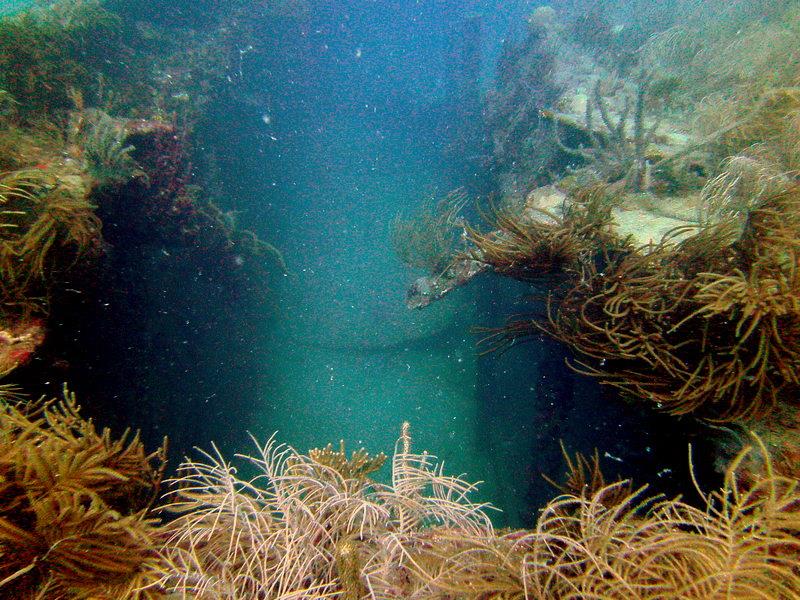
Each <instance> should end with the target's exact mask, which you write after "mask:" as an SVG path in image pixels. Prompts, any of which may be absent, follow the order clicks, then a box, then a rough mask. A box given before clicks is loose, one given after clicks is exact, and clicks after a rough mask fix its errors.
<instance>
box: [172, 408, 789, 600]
mask: <svg viewBox="0 0 800 600" xmlns="http://www.w3.org/2000/svg"><path fill="white" fill-rule="evenodd" d="M754 447H755V451H756V452H755V453H760V454H762V455H763V457H762V460H763V464H764V465H765V468H764V469H763V471H762V475H761V476H752V475H751V476H749V477H747V478H745V477H742V476H741V473H740V468H741V465H742V463H743V462H744V461H745V460H746V459H747V458H748V457H749V456H750V455H751V454H753V453H754V451H753V448H752V447H748V448H746V449H745V450H743V451H742V452H741V453H740V454H739V455H738V456H737V457H736V459H735V460H734V461H733V462H732V463H731V465H730V467H729V469H728V472H727V475H726V477H725V481H724V484H723V486H722V488H721V489H720V490H718V491H716V492H712V493H708V494H706V493H702V492H701V505H700V507H695V506H693V505H691V504H689V503H686V502H684V501H682V500H680V499H672V500H665V499H663V498H660V497H647V496H646V495H645V490H646V487H642V488H639V489H634V488H633V487H632V485H631V483H630V482H628V481H617V482H614V483H611V484H607V483H606V482H605V480H604V478H603V476H602V473H601V472H600V469H599V464H598V461H597V460H596V459H595V460H594V461H592V462H590V461H588V460H586V459H584V458H582V457H580V456H579V457H577V458H576V459H575V460H574V461H569V462H568V467H569V473H568V481H567V483H566V484H564V486H563V487H562V488H561V489H562V490H563V491H564V492H565V493H564V494H563V495H561V496H559V497H558V498H556V499H554V500H553V501H551V502H550V503H549V504H548V505H547V506H546V507H545V508H544V509H543V511H542V514H541V517H540V518H539V520H538V524H537V526H536V528H535V529H534V530H531V531H527V530H519V531H503V532H500V531H495V530H494V529H493V527H492V525H491V521H490V520H489V517H488V516H487V513H486V509H487V506H486V505H482V504H476V503H474V502H473V501H472V500H471V499H470V495H471V494H472V492H473V491H474V489H475V486H474V485H473V484H470V483H468V482H466V481H465V480H463V479H461V478H454V477H449V476H447V475H445V474H444V472H443V469H442V467H441V466H440V465H437V464H436V463H435V462H434V459H433V457H432V456H430V455H429V454H427V453H422V454H416V453H413V452H412V451H411V437H410V434H409V428H408V425H407V424H405V425H404V426H403V430H402V433H401V436H400V439H399V440H398V442H397V445H396V447H395V452H394V455H393V457H392V480H391V484H390V485H380V484H377V483H375V482H374V481H371V480H370V479H369V478H368V475H369V474H370V473H371V472H372V469H373V468H374V467H376V466H377V465H378V463H379V462H381V460H382V459H381V458H380V457H377V458H372V457H368V455H366V454H365V453H363V451H360V452H358V453H354V454H353V455H352V456H351V458H349V459H348V458H347V456H346V455H345V454H344V451H343V449H340V450H339V451H338V452H337V451H334V450H333V449H332V447H328V448H326V449H324V450H322V451H314V452H313V453H309V454H308V455H301V454H299V453H297V452H296V451H295V450H293V449H291V448H289V447H286V446H282V445H278V444H276V443H275V441H274V439H270V440H269V441H268V442H267V443H266V444H264V445H259V446H258V455H257V456H256V457H251V458H250V459H249V460H250V461H251V462H252V463H253V464H254V465H255V466H257V467H258V470H259V474H258V475H256V477H254V478H253V479H250V480H243V479H240V478H239V477H238V476H237V472H236V469H235V467H233V466H232V465H231V464H230V463H228V462H227V461H226V460H225V459H224V458H223V457H221V456H220V455H219V453H218V452H216V451H215V452H214V454H208V455H206V456H205V458H206V461H207V462H206V463H204V464H203V463H186V464H184V466H183V467H182V468H183V473H184V474H183V476H182V477H181V478H180V479H179V480H178V483H179V484H180V485H181V486H182V487H180V488H179V489H178V490H177V491H175V492H173V493H172V494H173V500H174V503H173V504H172V506H171V510H175V511H177V512H178V513H180V516H179V517H178V519H177V520H175V521H174V522H173V523H172V524H171V525H169V526H168V535H167V537H166V538H165V544H164V546H163V548H162V550H161V554H162V559H163V562H162V567H161V568H162V571H163V577H162V579H161V582H162V584H163V585H164V587H165V588H167V589H169V590H171V591H172V592H174V593H175V594H178V595H180V597H185V598H243V597H247V598H266V597H269V598H276V599H289V598H301V597H303V598H304V597H310V596H313V597H315V598H346V599H348V600H350V599H352V600H355V599H356V598H382V599H395V598H396V599H398V600H399V599H404V600H423V599H424V600H430V599H433V598H440V599H447V598H463V599H465V600H486V599H487V598H507V599H519V600H523V599H533V598H536V599H542V600H545V599H547V600H550V599H562V598H563V599H568V598H570V599H577V598H588V597H603V598H619V599H623V598H624V599H634V600H635V599H639V598H641V599H645V598H685V597H698V598H726V597H736V598H793V597H795V596H796V595H797V594H798V593H800V573H798V572H797V569H796V564H795V561H796V557H797V556H798V554H800V539H798V534H799V532H800V490H799V489H798V482H797V481H796V480H793V479H788V478H784V477H780V476H778V475H776V474H775V473H774V472H773V471H772V469H771V463H770V460H769V456H768V455H767V453H766V448H765V447H764V446H763V444H761V442H760V440H758V438H755V444H754ZM313 456H316V457H321V456H324V457H326V458H325V459H324V460H322V461H318V460H317V459H315V458H313ZM698 489H699V488H698Z"/></svg>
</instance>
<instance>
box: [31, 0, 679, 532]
mask: <svg viewBox="0 0 800 600" xmlns="http://www.w3.org/2000/svg"><path fill="white" fill-rule="evenodd" d="M110 5H111V6H113V7H115V8H116V9H117V10H119V11H120V12H122V13H123V14H124V16H125V19H128V20H129V21H130V22H132V23H136V27H139V28H140V29H141V30H143V31H147V30H146V27H144V25H142V23H141V22H139V19H143V20H152V21H155V22H158V23H159V25H160V26H164V27H187V26H191V27H195V28H198V29H199V30H200V31H201V32H204V33H207V32H206V31H205V30H204V28H208V29H209V30H213V27H214V26H215V24H214V22H213V21H214V17H215V15H217V13H215V12H214V11H219V10H220V8H219V6H218V5H217V4H215V3H214V2H205V3H203V5H202V6H205V7H207V8H208V11H205V10H201V7H200V5H196V4H189V3H186V2H181V1H178V0H175V1H171V2H163V3H141V4H139V3H125V2H116V3H111V4H110ZM237 6H238V3H237ZM212 8H213V9H214V10H211V9H212ZM313 8H314V9H313V10H310V11H307V10H303V11H300V12H299V13H298V14H294V15H290V16H287V14H288V13H287V12H286V11H284V12H280V14H279V13H278V12H276V11H277V9H278V7H277V5H275V4H274V3H273V4H269V5H263V6H262V5H259V7H258V10H254V11H252V13H249V12H248V13H242V14H246V15H247V18H252V19H254V20H255V22H256V23H257V26H253V27H251V28H250V30H251V31H252V32H254V33H253V34H252V37H250V38H248V39H242V40H241V41H240V40H237V45H236V46H235V50H234V52H233V55H232V56H231V57H228V59H229V60H228V62H227V63H226V64H227V65H228V66H227V67H226V69H227V70H226V71H225V72H224V74H215V76H218V78H219V80H221V81H222V82H224V83H223V84H222V87H223V89H224V91H223V92H220V93H217V94H216V95H213V97H212V99H211V100H209V103H208V104H206V105H204V106H203V114H202V115H201V116H199V117H197V122H196V123H195V128H194V137H193V140H192V145H193V152H194V156H193V160H194V161H195V165H194V176H195V178H196V180H197V183H200V184H202V185H206V186H207V189H206V190H205V192H204V193H206V194H208V195H209V196H210V197H212V199H213V200H214V202H216V203H217V204H218V205H219V206H220V208H221V209H222V210H223V211H226V212H227V214H228V218H230V219H232V220H235V221H237V222H238V223H239V224H240V225H241V226H242V227H245V228H248V229H252V230H254V231H256V232H257V233H258V235H259V236H260V237H262V238H263V239H265V240H268V241H269V242H271V243H272V244H274V245H275V246H276V247H278V248H279V249H280V250H281V252H282V253H283V255H284V256H285V259H286V264H287V267H288V270H287V272H286V273H285V274H284V273H281V272H280V270H279V269H278V268H276V266H275V264H274V263H272V262H271V261H270V260H269V259H253V258H250V257H247V256H238V257H237V258H238V259H239V260H238V262H237V261H235V260H228V261H227V262H226V260H227V259H226V260H222V259H220V258H219V257H218V256H215V255H213V254H211V253H209V254H207V255H201V254H198V253H191V252H190V251H188V250H187V249H185V248H180V247H178V245H175V246H173V245H170V244H167V243H161V242H157V241H152V240H145V241H142V240H141V239H140V238H138V237H137V233H136V232H131V231H126V230H125V227H124V226H122V225H120V224H118V223H111V222H109V223H104V238H105V239H106V242H107V243H108V244H109V247H110V248H113V249H114V251H112V252H110V253H109V259H108V260H109V265H108V267H109V269H108V270H109V273H110V277H111V281H110V283H111V285H110V287H109V289H107V290H102V293H101V294H100V296H99V298H98V299H97V300H98V302H97V303H96V304H92V305H90V306H84V307H82V308H81V310H84V311H86V312H85V315H91V316H90V317H84V318H83V320H82V321H81V325H80V326H79V327H73V328H71V329H69V330H68V331H66V332H64V336H65V338H69V339H65V340H62V342H63V343H65V344H66V345H70V346H71V347H72V348H73V353H74V354H75V356H74V357H71V360H74V364H73V369H72V371H71V373H72V377H73V381H74V384H75V386H76V388H77V391H78V392H79V394H81V395H83V396H85V397H88V398H92V404H91V405H90V407H89V409H90V410H93V411H94V414H95V416H97V417H98V419H100V420H102V421H103V422H104V423H108V424H110V425H112V426H114V427H115V428H116V429H120V430H121V429H123V428H125V427H129V426H134V427H141V428H142V430H143V435H144V438H145V440H146V441H147V442H148V444H149V445H151V446H152V445H155V444H156V443H157V441H158V440H159V439H160V438H161V436H163V435H168V436H169V437H170V439H171V446H172V461H173V465H174V464H177V463H178V461H179V459H180V458H181V457H182V456H184V455H187V454H191V453H192V452H193V447H195V446H200V447H206V448H207V447H208V446H209V444H210V443H211V442H212V441H214V442H216V443H217V444H218V445H219V446H220V448H221V449H222V451H223V452H225V453H226V454H228V455H232V454H233V453H234V452H247V451H249V450H250V446H249V441H248V438H247V432H250V433H252V434H253V435H254V436H255V437H256V438H258V439H262V440H263V439H266V438H267V437H269V436H270V435H272V433H273V432H275V431H277V432H278V437H279V439H280V440H281V441H284V442H286V443H289V444H291V445H293V446H295V447H297V448H298V449H299V450H301V451H305V450H307V449H309V448H311V447H315V446H324V445H325V444H327V443H328V442H333V443H334V444H336V443H338V441H339V440H340V439H344V440H346V443H347V445H348V447H349V448H351V449H356V448H358V447H364V448H366V449H367V450H368V451H370V452H374V453H377V452H381V451H382V452H385V453H387V454H390V453H391V452H392V449H393V446H394V441H395V440H396V438H397V436H398V434H399V431H400V426H401V424H402V422H404V421H409V422H410V423H411V427H412V434H413V438H414V446H415V448H416V449H417V450H420V451H421V450H428V451H429V452H431V453H433V454H436V455H437V456H439V458H440V459H442V460H443V461H444V463H445V465H446V469H447V471H448V472H451V473H463V474H465V476H466V478H467V479H469V480H473V481H474V480H483V481H485V484H484V486H483V487H482V492H481V494H482V497H481V498H482V499H483V500H489V501H491V502H492V503H493V504H495V505H496V506H497V507H498V508H500V509H502V510H503V511H504V512H503V513H502V514H499V515H497V517H496V521H497V523H498V524H507V525H513V526H519V525H526V524H527V525H529V524H531V523H532V522H533V518H534V517H535V513H536V509H537V508H538V507H539V506H541V505H542V504H543V503H544V502H545V501H546V500H547V499H549V498H551V497H552V493H553V491H552V489H551V488H550V487H549V486H548V485H547V484H545V483H544V482H543V480H542V479H541V477H540V473H541V472H546V473H548V474H550V475H553V476H557V475H558V474H559V473H561V472H562V470H563V467H562V461H561V456H560V449H559V440H560V439H563V440H564V441H565V443H566V445H567V446H568V447H569V448H570V449H572V450H582V451H583V452H591V451H592V449H593V448H594V447H595V446H598V447H600V448H602V449H603V451H605V452H608V453H609V455H610V456H613V457H615V458H619V457H623V456H624V457H625V458H624V460H622V461H621V462H617V461H613V462H612V463H611V464H610V465H609V466H608V469H607V471H608V474H609V476H613V475H614V473H615V467H616V470H617V471H619V472H620V473H622V474H624V475H626V476H631V475H633V476H635V475H636V474H637V473H638V472H644V473H652V472H653V470H655V471H663V470H664V467H665V466H669V467H670V468H671V469H673V471H674V472H675V474H676V477H679V474H678V471H679V470H680V467H678V466H676V465H683V463H685V461H684V455H683V448H685V444H684V440H683V439H681V440H674V439H665V438H666V437H667V436H666V435H664V432H668V431H670V428H669V427H668V426H665V425H664V424H665V423H666V422H667V420H666V418H661V417H656V416H655V415H653V414H651V413H648V412H645V411H644V410H643V409H641V408H639V407H635V406H627V405H624V404H621V403H618V402H617V401H616V400H617V399H616V398H615V397H613V395H612V394H608V393H607V392H603V390H601V389H600V388H599V386H597V385H596V384H595V383H594V382H592V381H589V380H586V379H583V378H581V377H579V376H578V375H576V374H575V373H574V372H572V371H571V370H570V369H568V368H567V366H566V365H565V363H564V361H565V358H566V357H567V355H566V352H565V351H564V349H563V348H562V347H560V346H559V345H558V344H556V343H554V342H552V341H549V340H547V339H545V338H543V337H541V338H535V339H533V340H532V341H531V342H530V343H529V344H526V345H522V346H519V347H515V348H513V349H512V350H511V351H509V352H507V353H506V354H504V355H501V356H500V355H491V356H483V355H482V354H481V353H482V350H483V348H481V347H478V346H477V345H476V342H477V340H478V338H479V336H476V335H475V334H473V333H471V331H470V329H471V327H472V326H474V325H499V324H501V323H502V322H503V319H504V318H505V317H507V316H508V315H510V314H514V313H518V312H525V311H530V310H534V311H540V312H541V311H542V310H543V307H542V306H541V304H539V305H537V304H531V303H530V302H528V301H526V300H525V299H524V298H525V296H526V294H528V293H530V291H531V290H530V289H529V287H527V286H524V285H522V284H517V283H514V282H511V281H500V280H498V279H496V278H491V277H488V276H487V277H485V278H483V279H480V280H478V281H476V282H474V283H473V284H471V285H470V286H467V287H465V288H463V289H461V290H459V291H456V292H454V293H452V294H451V295H450V296H448V297H447V299H446V300H445V301H443V302H439V303H436V304H434V305H433V306H431V307H429V308H427V309H426V310H424V311H410V310H408V309H407V308H406V307H405V304H404V295H405V290H406V288H407V286H408V285H409V283H410V282H412V281H413V280H414V278H415V277H417V276H419V275H420V274H419V273H415V272H412V271H411V270H410V269H409V268H407V267H406V266H404V265H403V264H402V263H401V261H400V260H399V259H398V258H397V257H396V256H395V254H394V252H393V250H392V246H391V243H390V237H389V232H390V224H391V222H392V220H393V219H394V218H395V217H396V216H397V215H398V214H408V213H410V212H413V210H414V209H415V208H416V207H418V206H420V204H421V203H422V202H423V200H424V199H425V198H427V197H430V196H442V195H444V194H446V193H447V192H448V191H450V190H452V189H454V188H456V187H461V186H465V187H466V189H467V192H468V193H470V194H471V195H473V196H475V197H478V196H480V197H483V198H487V197H489V196H490V195H492V194H496V193H497V191H498V188H499V185H498V181H497V177H496V176H497V174H496V173H494V172H492V170H491V169H490V168H489V167H488V165H489V164H490V163H489V162H488V161H486V160H485V159H486V157H487V156H488V155H489V154H491V150H492V148H491V141H490V140H489V139H487V137H486V132H485V131H484V129H483V117H482V115H481V94H483V93H485V92H486V90H487V89H488V88H490V87H491V84H492V76H493V69H494V62H495V60H496V57H497V56H498V53H499V51H500V48H501V47H502V44H503V40H504V39H506V38H507V37H508V38H513V37H514V36H518V35H520V34H521V33H522V32H523V31H524V27H525V21H524V19H523V16H524V15H525V14H526V13H527V12H529V11H530V10H531V9H532V4H531V3H528V2H502V1H500V0H497V1H489V0H486V1H474V2H457V1H455V0H453V1H452V2H444V1H442V2H410V1H409V2H400V3H392V4H388V3H381V2H347V1H344V0H341V1H335V2H334V1H331V2H323V3H320V4H318V5H315V6H314V7H313ZM288 12H289V13H290V12H291V11H288ZM217 16H218V15H217ZM243 18H244V17H243ZM223 33H224V32H223ZM220 35H222V33H220ZM212 64H213V62H212ZM180 91H181V90H178V89H176V90H175V92H176V93H179V92H180ZM239 263H241V264H239ZM265 271H266V272H267V273H268V276H267V277H264V276H263V275H264V272H265ZM540 291H544V290H540ZM57 335H58V333H54V334H53V337H55V336H57ZM46 385H47V386H50V387H49V388H48V389H47V391H48V393H52V390H55V393H57V391H58V388H59V387H60V380H59V379H58V378H57V377H54V378H52V379H51V380H49V381H48V382H47V383H46ZM675 447H680V448H681V451H680V453H679V454H675V453H673V448H675ZM665 472H666V471H665ZM382 476H383V477H385V476H386V474H385V473H384V474H383V475H382ZM648 478H649V477H648ZM667 479H669V478H667ZM667 483H668V482H667Z"/></svg>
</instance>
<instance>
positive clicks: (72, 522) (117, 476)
mask: <svg viewBox="0 0 800 600" xmlns="http://www.w3.org/2000/svg"><path fill="white" fill-rule="evenodd" d="M0 411H2V418H0V594H2V595H3V597H8V598H12V597H13V598H44V597H46V598H68V597H69V598H74V597H80V598H88V597H95V598H97V597H114V598H124V597H130V598H145V597H150V596H151V594H149V593H148V592H137V591H135V590H137V589H138V588H140V587H143V586H146V585H147V584H152V583H153V581H154V573H155V571H154V567H155V560H154V553H153V548H154V543H155V542H154V539H155V538H154V533H155V529H154V523H153V521H152V519H151V517H150V508H151V507H152V504H153V503H154V502H155V500H156V498H157V496H158V493H159V486H160V481H161V477H162V473H163V466H164V459H165V452H166V448H162V449H161V450H159V451H158V452H156V453H153V454H149V455H148V454H146V453H145V451H144V449H143V446H142V444H141V442H140V441H139V438H138V436H134V437H132V438H131V437H130V436H129V434H128V433H126V434H124V435H123V436H122V437H121V438H119V439H112V437H111V433H110V432H109V431H108V430H103V431H102V432H98V431H97V430H96V428H95V426H94V424H93V423H92V422H91V421H86V420H84V419H82V418H81V417H80V415H79V414H78V405H77V403H76V401H75V397H74V395H72V394H70V393H68V392H66V391H65V393H64V398H63V400H61V401H54V400H53V401H49V402H43V403H39V404H35V405H33V407H31V408H28V409H25V410H23V409H20V408H17V407H16V406H15V405H14V403H13V401H11V400H10V399H4V400H3V402H2V403H0Z"/></svg>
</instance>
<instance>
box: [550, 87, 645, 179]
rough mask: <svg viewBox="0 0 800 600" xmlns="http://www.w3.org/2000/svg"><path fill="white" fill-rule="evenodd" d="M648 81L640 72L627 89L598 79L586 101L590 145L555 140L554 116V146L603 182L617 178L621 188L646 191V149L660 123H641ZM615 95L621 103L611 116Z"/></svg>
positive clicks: (554, 126) (556, 131) (643, 120)
mask: <svg viewBox="0 0 800 600" xmlns="http://www.w3.org/2000/svg"><path fill="white" fill-rule="evenodd" d="M651 82H652V76H650V75H649V74H645V73H642V74H641V75H640V76H639V78H638V81H637V86H636V91H635V92H628V91H626V90H625V89H624V84H623V83H621V82H618V81H617V82H612V83H611V84H609V83H608V82H605V81H603V80H599V79H598V81H597V82H596V83H595V86H594V89H593V91H592V97H591V99H590V100H588V101H587V102H586V132H587V134H588V135H589V137H590V140H591V145H590V146H589V147H585V148H584V147H578V148H571V147H568V146H567V145H565V144H564V143H563V142H562V141H561V140H560V139H559V136H558V133H559V131H558V130H559V123H558V119H555V120H554V124H553V131H554V132H555V134H556V144H557V145H558V147H559V148H560V149H561V150H562V151H563V152H565V153H566V154H568V155H572V156H577V157H579V158H581V159H582V160H583V161H585V162H586V163H587V164H588V165H589V167H590V168H591V169H593V170H594V171H596V172H597V174H598V175H599V176H600V177H601V179H603V180H604V181H607V182H616V181H621V182H622V183H623V185H624V187H626V188H628V189H630V190H632V191H634V192H641V191H647V190H648V189H649V188H650V185H651V183H652V182H651V167H652V162H653V160H651V158H652V157H651V156H650V155H649V154H648V152H649V149H650V146H651V144H652V142H653V139H654V137H655V134H656V131H657V130H658V127H659V125H660V121H659V120H657V119H656V120H653V121H652V122H651V123H650V124H646V123H645V109H646V107H647V106H648V90H649V87H650V84H651ZM616 96H619V97H620V98H621V100H620V99H617V104H620V103H621V105H620V106H619V110H618V113H619V114H618V115H617V116H614V114H613V112H612V110H611V107H610V103H609V98H615V97H616ZM631 109H633V117H632V118H631ZM595 111H597V113H598V114H599V115H600V123H601V124H602V128H601V127H600V126H599V125H598V124H597V123H596V121H595ZM629 121H630V122H629ZM629 127H630V128H631V130H630V131H629V130H628V128H629Z"/></svg>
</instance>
